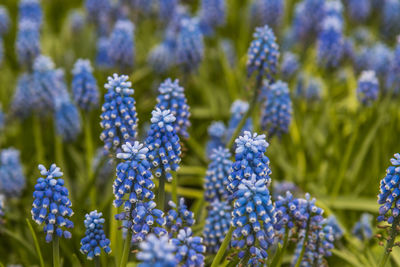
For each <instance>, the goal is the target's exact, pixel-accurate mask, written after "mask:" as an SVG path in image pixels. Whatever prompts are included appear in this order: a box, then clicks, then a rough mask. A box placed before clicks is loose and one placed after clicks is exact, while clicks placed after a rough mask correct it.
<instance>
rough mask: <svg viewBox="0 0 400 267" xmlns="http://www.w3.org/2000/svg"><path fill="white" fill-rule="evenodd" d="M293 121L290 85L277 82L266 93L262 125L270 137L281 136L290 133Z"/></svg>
mask: <svg viewBox="0 0 400 267" xmlns="http://www.w3.org/2000/svg"><path fill="white" fill-rule="evenodd" d="M291 120H292V100H291V99H290V95H289V88H288V85H287V84H286V83H284V82H281V81H277V82H276V83H274V84H272V85H271V86H270V87H269V89H268V90H267V92H266V101H265V103H264V109H263V113H262V117H261V125H262V127H263V128H264V129H266V130H267V131H268V134H269V136H273V135H277V136H281V135H282V134H284V133H287V132H288V131H289V125H290V122H291Z"/></svg>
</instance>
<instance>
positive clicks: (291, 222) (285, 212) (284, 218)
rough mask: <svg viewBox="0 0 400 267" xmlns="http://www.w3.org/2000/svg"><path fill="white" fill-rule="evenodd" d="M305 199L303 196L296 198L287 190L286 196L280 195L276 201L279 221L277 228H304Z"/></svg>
mask: <svg viewBox="0 0 400 267" xmlns="http://www.w3.org/2000/svg"><path fill="white" fill-rule="evenodd" d="M303 204H304V201H303V200H302V199H301V198H294V197H293V195H292V193H291V192H290V191H286V195H285V196H278V199H277V201H275V207H276V218H277V223H276V224H275V228H276V229H277V230H281V229H283V228H285V227H286V228H287V229H288V230H292V229H293V230H294V229H296V228H303V227H304V226H305V225H304V217H303V214H302V211H303V210H302V205H303Z"/></svg>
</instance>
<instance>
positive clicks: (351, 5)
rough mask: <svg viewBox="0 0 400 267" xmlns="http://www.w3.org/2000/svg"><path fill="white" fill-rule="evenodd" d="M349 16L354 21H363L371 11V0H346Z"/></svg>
mask: <svg viewBox="0 0 400 267" xmlns="http://www.w3.org/2000/svg"><path fill="white" fill-rule="evenodd" d="M347 6H348V8H347V10H348V12H349V18H350V19H351V20H353V21H355V22H364V21H365V20H366V19H367V18H368V16H369V14H370V13H371V0H347Z"/></svg>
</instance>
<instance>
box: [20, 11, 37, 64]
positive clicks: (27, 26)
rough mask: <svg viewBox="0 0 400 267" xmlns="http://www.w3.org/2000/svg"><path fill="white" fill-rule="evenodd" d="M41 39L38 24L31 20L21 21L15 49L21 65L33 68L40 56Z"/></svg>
mask: <svg viewBox="0 0 400 267" xmlns="http://www.w3.org/2000/svg"><path fill="white" fill-rule="evenodd" d="M39 39H40V33H39V27H38V25H37V24H36V23H34V22H33V21H31V20H29V19H23V20H21V21H19V23H18V33H17V40H16V43H15V46H16V47H15V49H16V52H17V56H18V61H19V63H20V64H22V65H26V66H28V67H31V65H32V63H33V61H34V59H35V58H36V57H37V56H38V55H39V54H40V40H39Z"/></svg>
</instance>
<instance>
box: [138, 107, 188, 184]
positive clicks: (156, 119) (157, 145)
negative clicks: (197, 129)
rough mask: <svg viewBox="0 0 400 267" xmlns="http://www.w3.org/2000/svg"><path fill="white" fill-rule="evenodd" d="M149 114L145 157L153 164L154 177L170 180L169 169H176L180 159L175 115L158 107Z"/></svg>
mask: <svg viewBox="0 0 400 267" xmlns="http://www.w3.org/2000/svg"><path fill="white" fill-rule="evenodd" d="M151 114H152V118H151V126H150V130H149V131H148V133H147V138H146V145H147V147H148V148H149V153H148V155H147V157H148V159H149V160H150V161H151V163H152V165H153V166H152V168H153V169H156V171H155V175H156V177H158V178H160V179H166V180H167V181H168V182H171V181H172V174H171V171H177V170H178V169H179V165H178V164H179V163H180V161H181V157H180V156H181V145H180V144H179V136H178V135H177V133H176V130H175V128H174V122H175V117H174V115H173V114H172V113H171V111H169V110H160V109H159V108H156V109H155V110H153V111H152V113H151ZM163 174H164V177H162V175H163Z"/></svg>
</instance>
